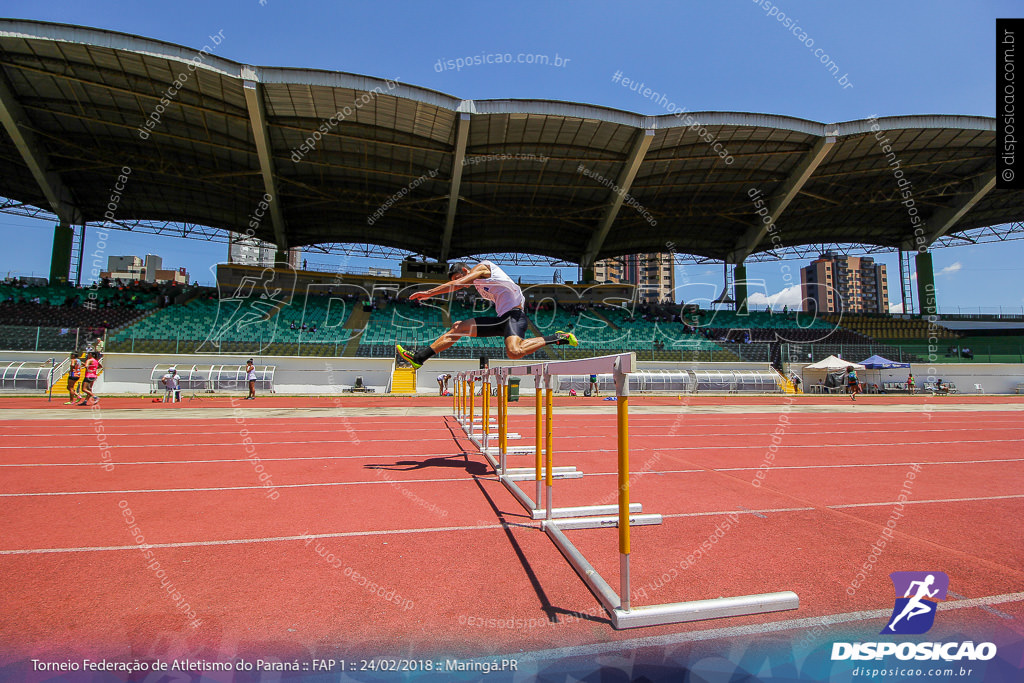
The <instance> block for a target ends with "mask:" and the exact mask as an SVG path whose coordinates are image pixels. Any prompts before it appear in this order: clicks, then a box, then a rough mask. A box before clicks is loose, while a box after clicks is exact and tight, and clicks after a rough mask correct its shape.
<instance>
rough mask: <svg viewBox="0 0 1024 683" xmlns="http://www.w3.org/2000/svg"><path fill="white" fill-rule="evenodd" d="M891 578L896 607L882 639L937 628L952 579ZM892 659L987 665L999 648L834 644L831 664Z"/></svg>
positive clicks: (936, 575) (930, 575) (935, 575)
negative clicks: (937, 615)
mask: <svg viewBox="0 0 1024 683" xmlns="http://www.w3.org/2000/svg"><path fill="white" fill-rule="evenodd" d="M889 578H891V579H892V585H893V588H895V589H896V604H895V605H894V606H893V608H892V616H890V617H889V620H888V622H887V623H886V626H885V628H883V629H882V631H881V635H917V634H921V633H927V632H928V630H929V629H931V627H932V625H934V624H935V610H936V607H937V606H938V601H940V600H945V599H946V591H948V590H949V577H948V576H947V575H946V574H945V573H944V572H893V573H892V574H890V575H889ZM890 655H895V656H896V658H897V659H900V660H908V659H914V660H918V661H927V660H932V661H936V660H940V659H941V660H943V661H946V662H953V661H959V660H962V659H966V660H968V661H978V660H981V661H987V660H989V659H992V658H993V657H995V656H996V646H995V644H994V643H978V644H977V645H975V644H974V643H973V642H971V641H966V642H963V643H958V642H950V643H893V642H872V643H832V661H837V660H843V659H853V660H869V659H883V658H885V657H888V656H890Z"/></svg>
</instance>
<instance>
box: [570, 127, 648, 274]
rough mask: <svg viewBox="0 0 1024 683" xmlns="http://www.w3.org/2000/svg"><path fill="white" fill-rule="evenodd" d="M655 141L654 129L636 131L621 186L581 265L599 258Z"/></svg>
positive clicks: (590, 265) (623, 169) (620, 179)
mask: <svg viewBox="0 0 1024 683" xmlns="http://www.w3.org/2000/svg"><path fill="white" fill-rule="evenodd" d="M653 141H654V131H653V130H649V129H648V130H638V131H637V132H636V136H635V139H634V140H633V148H632V149H631V150H630V151H629V156H627V157H626V165H625V166H623V167H622V172H620V173H619V178H618V182H617V183H616V185H617V186H618V188H619V189H618V192H616V191H615V190H612V203H611V204H609V205H608V208H607V209H605V212H604V215H603V216H602V217H601V222H600V223H599V224H598V226H597V230H596V231H595V232H594V234H593V236H592V237H591V238H590V242H589V243H588V244H587V248H586V249H585V250H584V252H583V256H582V257H581V258H580V265H581V266H582V267H583V268H590V267H592V266H593V265H594V261H595V260H596V259H597V255H598V254H599V253H601V248H602V247H603V246H604V241H605V239H606V238H607V237H608V233H609V232H610V231H611V229H612V223H614V222H615V218H616V217H617V216H618V215H619V209H621V208H622V202H623V201H625V199H626V195H627V194H629V189H630V188H631V187H632V186H633V180H634V179H636V174H637V171H639V170H640V164H642V163H643V161H644V157H645V156H646V155H647V150H648V149H649V148H650V146H651V142H653Z"/></svg>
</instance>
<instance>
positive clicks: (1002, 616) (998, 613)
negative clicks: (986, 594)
mask: <svg viewBox="0 0 1024 683" xmlns="http://www.w3.org/2000/svg"><path fill="white" fill-rule="evenodd" d="M948 592H949V594H950V595H952V596H953V597H954V598H956V599H957V600H968V599H969V598H968V597H967V596H966V595H960V594H959V593H954V592H953V591H948ZM981 609H983V610H985V611H986V612H988V613H989V614H994V615H996V616H997V617H999V618H1000V619H1007V620H1010V619H1013V615H1012V614H1007V613H1006V612H1003V611H1002V610H998V609H996V608H995V607H989V606H988V605H984V606H982V608H981Z"/></svg>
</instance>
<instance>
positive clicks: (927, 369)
mask: <svg viewBox="0 0 1024 683" xmlns="http://www.w3.org/2000/svg"><path fill="white" fill-rule="evenodd" d="M53 357H56V358H57V359H58V361H59V360H62V359H63V355H62V354H55V353H48V352H39V351H0V360H24V361H35V362H40V363H42V362H43V361H45V360H46V359H48V358H53ZM246 358H248V356H215V355H209V356H203V355H194V356H190V355H181V356H170V355H166V354H147V353H108V354H106V355H105V356H104V357H103V364H104V368H105V369H104V374H103V375H101V376H100V379H99V381H98V382H97V386H96V388H97V390H98V391H100V392H106V393H110V394H118V393H148V392H149V391H150V389H151V386H152V385H151V384H150V381H149V376H150V372H151V370H152V369H153V366H154V365H157V364H166V363H176V364H177V365H178V366H182V365H199V366H203V365H206V366H209V365H227V364H231V365H244V364H245V361H246ZM253 359H254V361H255V362H256V364H257V365H275V366H277V372H276V375H275V377H274V385H275V388H276V389H277V392H278V393H282V394H334V393H340V392H341V391H342V390H343V389H347V388H349V387H351V386H352V385H353V384H354V383H355V379H356V377H362V378H363V383H364V384H365V385H366V386H367V387H370V388H372V389H375V390H376V391H377V392H378V393H381V392H383V391H384V390H385V389H386V387H387V385H388V382H389V381H390V379H391V367H392V360H391V359H390V358H313V357H308V358H307V357H295V356H255V357H253ZM537 362H538V359H532V360H522V361H505V360H500V361H493V360H492V362H491V364H492V366H494V367H500V366H505V365H529V364H531V363H537ZM478 367H479V362H478V361H477V360H476V359H463V360H459V359H445V358H443V357H442V358H434V359H431V360H430V362H428V363H427V364H426V366H424V368H422V369H421V370H419V371H418V372H417V373H416V384H417V391H418V392H419V393H423V394H436V393H437V379H436V378H437V376H438V375H439V374H442V373H451V374H452V375H454V374H455V373H457V372H462V371H465V370H474V369H476V368H478ZM637 367H638V368H640V369H643V370H677V369H689V370H767V369H768V367H769V366H768V364H767V363H742V362H733V363H700V362H692V363H680V362H662V361H638V362H637ZM794 367H796V368H798V372H799V371H801V370H802V369H803V366H798V365H795V366H794ZM911 369H912V370H913V371H914V377H915V379H916V380H917V385H918V387H920V386H921V385H922V384H924V383H925V382H926V381H934V380H935V379H936V378H941V379H943V380H944V381H952V382H955V383H956V385H957V388H958V389H959V390H960V392H961V393H965V394H971V393H975V392H974V385H975V384H980V385H981V386H982V388H983V389H984V391H985V393H988V394H1012V393H1015V392H1016V389H1017V384H1018V383H1024V364H1022V363H940V364H935V365H926V364H915V365H914V366H913V368H911ZM878 372H881V380H882V381H883V382H905V381H906V379H907V371H906V370H881V371H875V370H865V371H863V372H861V373H860V374H861V375H862V378H863V379H865V381H868V382H877V381H878V380H877V379H876V378H877V377H878V374H877V373H878ZM812 373H813V371H808V372H807V373H806V377H804V388H805V390H806V388H807V387H808V384H809V383H812V382H817V376H816V375H813V374H812ZM890 375H891V376H890ZM812 378H813V379H812ZM521 388H522V390H523V391H527V390H529V391H533V390H534V386H533V380H532V378H529V377H524V378H522V384H521Z"/></svg>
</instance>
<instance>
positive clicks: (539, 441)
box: [534, 375, 544, 510]
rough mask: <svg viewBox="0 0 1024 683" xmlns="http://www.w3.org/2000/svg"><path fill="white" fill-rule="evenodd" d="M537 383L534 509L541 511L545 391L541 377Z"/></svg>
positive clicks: (537, 378)
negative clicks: (535, 490) (535, 489)
mask: <svg viewBox="0 0 1024 683" xmlns="http://www.w3.org/2000/svg"><path fill="white" fill-rule="evenodd" d="M534 381H536V383H537V405H536V406H534V417H535V421H534V461H535V464H536V468H537V497H536V498H534V509H536V510H540V509H541V503H540V500H541V498H540V496H541V480H542V479H543V474H542V470H543V468H544V427H543V425H542V419H543V410H544V394H543V392H544V389H543V388H542V387H541V379H540V375H537V376H536V379H535V380H534Z"/></svg>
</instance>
